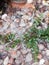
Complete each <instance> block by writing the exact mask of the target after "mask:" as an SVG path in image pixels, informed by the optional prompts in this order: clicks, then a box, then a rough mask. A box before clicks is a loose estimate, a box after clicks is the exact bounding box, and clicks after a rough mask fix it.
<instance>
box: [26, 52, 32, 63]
mask: <svg viewBox="0 0 49 65" xmlns="http://www.w3.org/2000/svg"><path fill="white" fill-rule="evenodd" d="M31 61H32V54H31V53H28V54H27V55H26V59H25V62H31Z"/></svg>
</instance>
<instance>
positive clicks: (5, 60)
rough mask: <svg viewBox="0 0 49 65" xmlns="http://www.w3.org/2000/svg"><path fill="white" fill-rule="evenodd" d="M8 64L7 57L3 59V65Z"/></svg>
mask: <svg viewBox="0 0 49 65" xmlns="http://www.w3.org/2000/svg"><path fill="white" fill-rule="evenodd" d="M8 62H9V57H8V56H7V57H6V58H5V59H4V63H3V64H4V65H7V64H8Z"/></svg>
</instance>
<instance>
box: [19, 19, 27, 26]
mask: <svg viewBox="0 0 49 65" xmlns="http://www.w3.org/2000/svg"><path fill="white" fill-rule="evenodd" d="M19 26H21V27H24V26H26V24H25V22H24V20H23V19H21V22H20V25H19Z"/></svg>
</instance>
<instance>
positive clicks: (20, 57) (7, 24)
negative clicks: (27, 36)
mask: <svg viewBox="0 0 49 65" xmlns="http://www.w3.org/2000/svg"><path fill="white" fill-rule="evenodd" d="M48 2H49V1H47V2H45V1H43V0H38V1H36V0H34V1H33V4H34V7H35V9H34V10H33V9H32V8H27V7H26V8H22V9H19V8H18V9H17V8H13V9H12V12H7V13H4V14H3V15H2V16H0V18H1V19H0V34H2V35H6V34H9V33H13V34H15V37H16V38H22V36H23V34H24V33H26V32H27V30H28V29H29V28H30V27H31V26H32V25H33V22H34V18H35V17H37V16H39V14H40V13H43V15H44V16H43V19H44V20H43V21H42V28H43V29H45V28H47V26H48V25H49V3H48ZM38 28H39V29H40V26H39V27H38ZM38 48H39V53H38V56H37V58H38V61H37V62H35V61H34V56H33V54H32V51H31V49H29V48H26V46H25V45H24V44H23V43H22V44H18V45H17V46H16V47H15V48H13V49H12V48H9V50H6V49H5V47H4V45H0V65H49V44H48V43H47V44H46V45H45V44H44V43H43V44H42V42H41V43H40V44H38Z"/></svg>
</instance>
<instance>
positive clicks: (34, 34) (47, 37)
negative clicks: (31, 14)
mask: <svg viewBox="0 0 49 65" xmlns="http://www.w3.org/2000/svg"><path fill="white" fill-rule="evenodd" d="M42 19H43V18H42V14H41V15H40V16H39V17H36V18H35V20H34V23H33V25H32V27H31V28H30V29H29V30H28V32H27V33H26V34H25V35H24V37H23V39H24V43H25V44H26V45H27V47H28V48H31V50H32V52H33V54H34V59H35V60H37V55H38V52H39V49H38V41H39V39H40V40H42V41H43V42H44V41H47V42H49V26H48V27H47V29H42V28H41V29H38V28H37V27H38V25H39V24H41V22H42ZM39 43H40V42H39Z"/></svg>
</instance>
